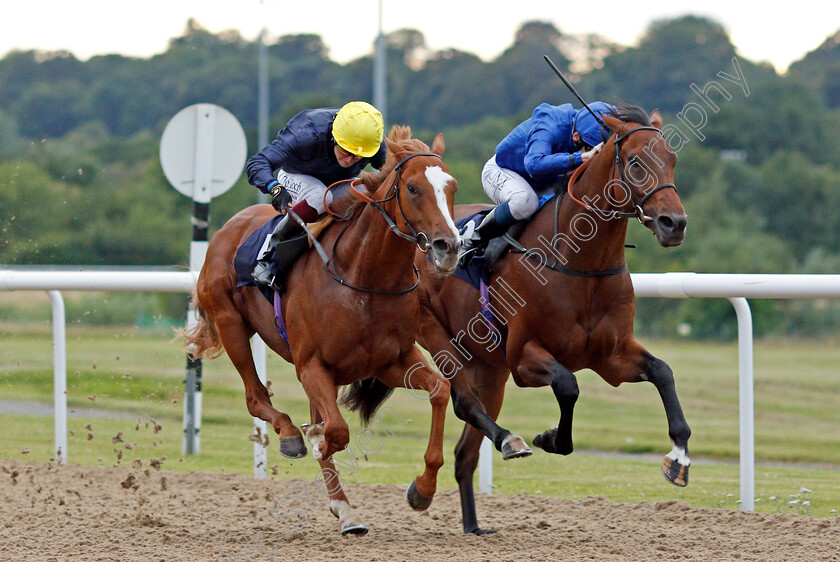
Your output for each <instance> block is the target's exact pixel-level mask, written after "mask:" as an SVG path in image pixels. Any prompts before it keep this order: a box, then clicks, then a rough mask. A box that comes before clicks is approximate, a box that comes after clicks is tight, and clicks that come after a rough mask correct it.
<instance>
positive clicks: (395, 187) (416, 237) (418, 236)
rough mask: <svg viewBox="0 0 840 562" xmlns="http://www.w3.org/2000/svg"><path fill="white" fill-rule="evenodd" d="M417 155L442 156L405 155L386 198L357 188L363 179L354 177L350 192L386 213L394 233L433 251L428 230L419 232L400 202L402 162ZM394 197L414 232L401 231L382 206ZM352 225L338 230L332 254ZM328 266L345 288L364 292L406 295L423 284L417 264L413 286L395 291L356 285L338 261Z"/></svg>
mask: <svg viewBox="0 0 840 562" xmlns="http://www.w3.org/2000/svg"><path fill="white" fill-rule="evenodd" d="M417 156H434V157H435V158H441V156H440V155H439V154H436V153H434V152H416V153H414V154H409V155H408V156H406V157H405V158H403V159H402V160H400V161H399V162H398V163H397V165H396V166H394V169H393V170H392V171H391V173H392V174H394V180H393V182H392V183H391V187H389V188H388V191H387V192H386V196H385V198H383V199H379V200H376V199H373V198H372V197H370V196H368V195H366V194H364V193H362V192H361V191H359V190H358V189H356V186H357V185H359V182H358V181H356V180H354V181H353V182H352V183H351V184H350V192H351V193H352V194H353V195H354V196H355V197H357V198H358V199H361V200H362V201H364V202H365V203H366V204H368V205H370V206H371V207H373V208H374V209H376V210H377V211H379V213H380V214H381V215H382V218H384V219H385V222H386V223H387V224H388V228H389V229H390V230H391V232H393V233H394V234H396V235H397V236H399V237H400V238H402V239H404V240H408V241H409V242H413V243H414V244H417V247H418V248H419V249H420V251H421V252H423V253H426V252H428V251H429V247H430V246H431V242H430V241H429V236H428V235H427V234H426V233H425V232H419V233H418V232H417V231H416V230H415V229H414V227H413V226H412V225H411V223H410V222H408V219H406V218H405V213H404V212H403V210H402V204H401V203H400V188H399V181H400V171H401V170H402V165H403V164H405V163H406V162H407V161H408V160H411V159H412V158H415V157H417ZM441 159H442V158H441ZM389 175H390V174H389ZM392 192H393V193H392ZM389 194H390V195H389ZM393 199H396V200H397V209H398V210H399V213H400V218H401V219H402V222H404V223H405V225H406V226H407V227H408V229H409V231H410V232H411V234H406V233H404V232H403V231H401V230H400V228H399V226H397V224H396V222H395V221H394V219H392V218H391V216H390V215H389V214H388V211H386V210H385V208H384V207H383V206H382V204H383V203H387V202H389V201H391V200H393ZM349 226H350V222H349V221H348V222H346V223H345V225H344V228H342V229H341V232H339V233H338V236H336V238H335V242H333V251H332V255H335V253H336V247H337V246H338V241H339V240H340V239H341V237H342V235H343V234H344V232H345V231H346V230H347V227H349ZM421 240H422V243H421ZM325 266H326V267H325V269H326V270H327V273H329V274H330V276H331V277H332V278H333V279H334V280H335V281H337V282H338V283H339V284H340V285H344V286H345V287H348V288H350V289H353V290H355V291H360V292H362V293H372V294H377V295H404V294H406V293H410V292H411V291H413V290H414V289H416V288H417V286H418V285H419V284H420V271H419V270H418V269H417V266H416V265H414V266H413V267H414V277H415V280H414V284H413V285H412V286H411V287H408V288H407V289H399V290H395V291H390V290H384V289H370V288H367V287H359V286H357V285H353V284H351V283H348V282H347V281H345V280H344V278H342V277H341V274H339V273H338V271H337V270H336V268H335V263H334V262H333V260H331V259H330V260H327V261H325Z"/></svg>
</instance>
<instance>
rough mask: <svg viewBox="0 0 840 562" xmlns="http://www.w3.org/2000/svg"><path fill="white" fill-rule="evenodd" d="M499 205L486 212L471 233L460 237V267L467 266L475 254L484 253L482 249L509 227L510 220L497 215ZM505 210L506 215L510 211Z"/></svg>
mask: <svg viewBox="0 0 840 562" xmlns="http://www.w3.org/2000/svg"><path fill="white" fill-rule="evenodd" d="M500 206H501V205H500ZM500 206H499V207H500ZM499 207H494V208H493V210H491V211H490V212H489V213H487V214H486V215H485V216H484V219H483V220H482V221H481V224H479V225H478V226H477V227H475V230H474V231H473V232H472V234H470V235H468V236H466V237H464V238H462V239H461V254H460V256H459V261H458V265H459V266H460V267H462V268H465V267H467V265H469V263H470V260H472V258H473V257H474V256H475V255H479V254H482V253H484V250H485V249H486V248H487V245H488V244H489V243H490V241H491V240H492V239H493V238H496V237H497V236H501V235H502V234H504V233H505V232H507V230H508V228H510V226H511V224H512V223H511V222H509V221H504V220H503V221H500V220H499V218H498V217H497V211H498V210H499ZM505 211H507V214H508V215H509V214H510V211H508V210H507V209H505ZM511 218H512V217H511ZM514 222H515V221H514Z"/></svg>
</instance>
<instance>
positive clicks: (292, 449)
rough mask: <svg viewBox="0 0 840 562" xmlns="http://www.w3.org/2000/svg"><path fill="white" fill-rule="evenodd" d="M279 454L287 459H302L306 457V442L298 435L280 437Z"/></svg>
mask: <svg viewBox="0 0 840 562" xmlns="http://www.w3.org/2000/svg"><path fill="white" fill-rule="evenodd" d="M280 454H281V455H283V456H284V457H286V458H287V459H302V458H303V457H305V456H306V442H305V441H304V440H303V437H301V436H300V435H295V436H293V437H281V438H280Z"/></svg>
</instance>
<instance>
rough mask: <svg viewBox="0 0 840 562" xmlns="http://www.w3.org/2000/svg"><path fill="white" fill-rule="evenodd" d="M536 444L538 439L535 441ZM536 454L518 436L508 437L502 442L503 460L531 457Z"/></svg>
mask: <svg viewBox="0 0 840 562" xmlns="http://www.w3.org/2000/svg"><path fill="white" fill-rule="evenodd" d="M534 441H535V443H534V444H536V438H535V439H534ZM533 454H534V452H533V451H532V450H531V448H530V447H528V445H527V444H526V443H525V440H524V439H522V438H521V437H520V436H518V435H512V434H511V435H508V436H507V437H506V438H505V440H504V441H502V460H504V461H507V460H510V459H519V458H522V457H530V456H531V455H533Z"/></svg>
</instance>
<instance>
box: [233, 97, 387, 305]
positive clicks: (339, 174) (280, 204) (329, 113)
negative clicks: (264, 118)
mask: <svg viewBox="0 0 840 562" xmlns="http://www.w3.org/2000/svg"><path fill="white" fill-rule="evenodd" d="M384 128H385V125H384V122H383V119H382V114H381V113H380V112H379V110H377V109H376V108H375V107H373V106H372V105H370V104H368V103H365V102H361V101H353V102H350V103H348V104H346V105H344V106H343V107H341V108H340V109H339V108H321V109H307V110H304V111H301V112H300V113H298V114H297V115H295V116H294V117H292V119H291V120H289V122H288V123H287V124H286V126H285V127H284V128H283V129H282V130H281V131H280V132H279V133H277V138H276V139H274V141H272V142H271V144H269V145H268V146H266V147H265V148H263V149H262V150H261V151H259V152H258V153H257V154H255V155H254V156H252V157H251V158H250V159H249V160H248V163H247V165H246V167H245V170H246V173H247V175H248V182H249V183H251V185H253V186H255V187H257V189H259V190H260V191H262V192H263V193H266V194H269V195H271V197H272V201H271V204H272V205H273V206H274V208H275V209H277V211H280V212H282V211H283V210H284V209H285V207H286V206H288V207H289V208H290V209H291V210H292V211H293V212H294V214H295V215H297V216H298V217H300V219H301V220H302V221H303V222H304V223H308V222H314V221H315V220H317V219H318V217H319V216H321V215H322V214H323V213H324V212H325V210H326V209H325V206H324V194H325V192H326V191H327V186H329V185H331V184H333V183H335V182H337V181H341V180H347V179H352V178H355V177H357V176H358V175H359V173H360V172H361V171H362V169H364V167H365V166H367V165H368V164H370V165H371V166H372V167H374V168H376V169H379V168H381V167H382V166H383V165H384V164H385V158H386V156H387V154H388V147H387V145H386V144H385V141H384V139H383V135H384ZM275 173H276V174H277V175H276V176H275ZM327 203H329V195H327ZM302 232H303V228H302V227H301V226H300V225H299V224H298V222H297V221H296V220H294V219H293V218H292V216H291V215H290V214H287V215H286V216H285V217H284V218H283V219H282V220H281V221H280V222H279V223H278V225H277V227H276V229H275V230H274V233H273V234H272V235H271V237H270V238H269V239H268V241H267V243H266V245H265V247H264V248H263V250H262V252H261V253H260V256H259V261H258V262H257V265H256V267H255V268H254V272H253V277H254V280H255V281H256V282H257V283H260V284H263V285H267V286H269V287H272V288H274V289H278V290H280V289H281V287H280V280H279V279H275V277H274V274H273V273H272V271H271V269H270V263H271V261H270V260H271V259H273V257H274V256H273V254H274V250H275V248H276V246H277V244H278V243H280V242H283V241H285V240H289V239H291V238H294V237H296V236H298V235H300V234H301V233H302ZM287 257H288V256H287ZM296 257H297V256H291V257H288V258H289V259H288V265H291V263H292V261H293V260H294V258H296Z"/></svg>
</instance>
